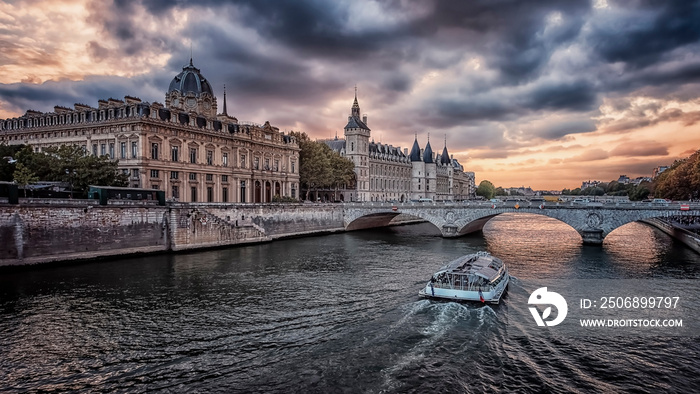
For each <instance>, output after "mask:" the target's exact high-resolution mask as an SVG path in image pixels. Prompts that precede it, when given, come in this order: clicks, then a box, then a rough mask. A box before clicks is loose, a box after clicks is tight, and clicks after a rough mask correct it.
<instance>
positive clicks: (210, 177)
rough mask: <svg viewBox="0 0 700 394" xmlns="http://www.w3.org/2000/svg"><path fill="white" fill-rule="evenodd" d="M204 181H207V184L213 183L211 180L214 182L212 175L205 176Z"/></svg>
mask: <svg viewBox="0 0 700 394" xmlns="http://www.w3.org/2000/svg"><path fill="white" fill-rule="evenodd" d="M206 180H207V182H211V181H213V180H214V175H213V174H207V177H206Z"/></svg>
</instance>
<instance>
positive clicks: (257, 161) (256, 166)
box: [253, 157, 260, 170]
mask: <svg viewBox="0 0 700 394" xmlns="http://www.w3.org/2000/svg"><path fill="white" fill-rule="evenodd" d="M253 169H254V170H259V169H260V158H259V157H255V158H253Z"/></svg>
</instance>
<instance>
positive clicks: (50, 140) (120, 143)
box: [0, 59, 300, 202]
mask: <svg viewBox="0 0 700 394" xmlns="http://www.w3.org/2000/svg"><path fill="white" fill-rule="evenodd" d="M223 104H224V108H223V113H219V114H217V100H216V97H215V96H214V93H213V91H212V87H211V85H210V83H209V81H208V80H207V79H206V78H204V76H203V75H202V74H201V73H200V70H199V69H198V68H196V67H194V65H193V64H192V59H190V62H189V64H187V65H185V66H184V67H183V68H182V72H180V73H179V74H177V75H176V76H175V77H174V78H173V79H172V81H171V82H170V85H169V88H168V91H167V93H166V95H165V105H163V104H160V103H147V102H142V101H141V100H140V99H138V98H135V97H130V96H127V97H125V98H124V100H117V99H113V98H110V99H108V100H99V101H98V106H97V107H96V108H95V107H91V106H88V105H85V104H75V107H74V108H72V109H71V108H66V107H61V106H56V107H54V111H53V112H49V113H42V112H38V111H27V113H26V114H24V115H23V116H21V117H19V118H13V119H4V120H0V143H4V144H9V145H18V144H27V145H31V146H32V147H33V148H34V150H35V151H37V152H40V151H42V149H44V148H46V147H49V146H57V145H77V146H81V147H82V148H83V149H84V150H85V152H86V153H88V154H93V155H96V156H98V155H99V156H104V155H107V156H109V157H110V158H116V159H119V169H120V170H121V171H122V172H123V173H124V174H127V175H128V176H129V186H131V187H138V188H149V189H159V190H164V191H165V192H166V196H167V198H174V199H178V200H179V201H186V202H200V201H201V202H269V201H271V200H272V199H273V197H274V196H280V197H292V198H298V196H299V194H298V190H299V150H300V149H299V146H298V144H297V142H296V141H295V139H294V137H292V136H290V135H285V134H284V133H280V131H279V129H278V128H276V127H273V126H271V125H270V123H269V122H265V124H255V123H250V122H240V121H238V119H236V118H235V117H232V116H229V115H228V113H227V110H226V92H225V91H224V103H223Z"/></svg>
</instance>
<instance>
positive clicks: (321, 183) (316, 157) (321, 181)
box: [291, 131, 355, 190]
mask: <svg viewBox="0 0 700 394" xmlns="http://www.w3.org/2000/svg"><path fill="white" fill-rule="evenodd" d="M291 135H293V136H294V137H296V140H297V142H298V143H299V147H300V148H301V152H299V179H300V180H299V183H300V184H301V186H302V188H303V189H306V190H318V189H329V188H335V189H338V188H339V187H341V186H342V185H344V184H345V185H351V184H352V183H353V181H354V180H355V171H354V170H355V165H354V163H353V162H352V161H351V160H349V159H346V158H344V157H341V156H340V155H339V154H338V153H337V152H334V151H333V150H332V149H331V148H330V147H329V146H328V145H326V144H324V143H323V142H316V141H312V140H311V139H310V138H309V136H308V135H306V133H303V132H295V131H293V132H291Z"/></svg>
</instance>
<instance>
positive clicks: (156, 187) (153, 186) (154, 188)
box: [148, 185, 158, 200]
mask: <svg viewBox="0 0 700 394" xmlns="http://www.w3.org/2000/svg"><path fill="white" fill-rule="evenodd" d="M151 189H153V190H158V185H151ZM148 197H149V198H148V199H149V200H150V197H151V196H148Z"/></svg>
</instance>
